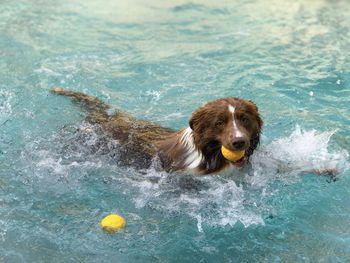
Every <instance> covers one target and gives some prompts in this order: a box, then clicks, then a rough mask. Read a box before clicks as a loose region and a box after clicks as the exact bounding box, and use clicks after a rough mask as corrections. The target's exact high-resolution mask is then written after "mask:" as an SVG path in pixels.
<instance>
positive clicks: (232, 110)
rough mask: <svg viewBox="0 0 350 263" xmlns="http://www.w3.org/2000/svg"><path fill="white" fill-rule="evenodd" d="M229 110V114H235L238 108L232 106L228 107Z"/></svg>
mask: <svg viewBox="0 0 350 263" xmlns="http://www.w3.org/2000/svg"><path fill="white" fill-rule="evenodd" d="M228 110H229V112H231V113H232V114H235V110H236V108H235V107H233V106H232V105H228Z"/></svg>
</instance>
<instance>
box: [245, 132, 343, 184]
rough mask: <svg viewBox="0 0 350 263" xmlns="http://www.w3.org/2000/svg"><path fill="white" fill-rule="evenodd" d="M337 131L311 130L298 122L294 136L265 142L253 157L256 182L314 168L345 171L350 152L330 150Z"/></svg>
mask: <svg viewBox="0 0 350 263" xmlns="http://www.w3.org/2000/svg"><path fill="white" fill-rule="evenodd" d="M335 132H336V130H333V131H326V132H318V131H316V130H309V131H307V130H303V129H301V128H300V127H299V126H296V127H295V129H294V131H293V132H292V133H291V135H290V136H288V137H285V138H279V139H276V140H274V141H272V142H271V143H270V144H268V145H263V146H261V147H260V149H258V150H257V151H256V152H255V154H254V155H253V156H252V158H251V163H252V168H253V169H252V172H253V174H254V177H253V178H252V183H254V184H265V183H266V182H267V181H269V180H271V179H272V180H273V179H274V178H276V176H278V177H279V178H282V179H286V180H290V179H291V177H293V176H294V177H295V176H297V178H299V177H300V175H301V174H303V173H307V172H312V171H313V170H320V171H326V170H332V169H333V170H337V171H338V172H340V173H342V172H344V170H345V169H347V168H348V158H349V154H348V152H347V151H346V150H343V149H340V150H337V151H329V150H328V146H329V142H330V139H331V137H332V135H333V134H334V133H335Z"/></svg>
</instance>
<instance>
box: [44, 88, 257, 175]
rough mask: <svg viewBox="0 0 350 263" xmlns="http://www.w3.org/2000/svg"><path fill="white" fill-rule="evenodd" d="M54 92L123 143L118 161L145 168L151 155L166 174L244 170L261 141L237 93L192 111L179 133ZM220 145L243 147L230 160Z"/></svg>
mask: <svg viewBox="0 0 350 263" xmlns="http://www.w3.org/2000/svg"><path fill="white" fill-rule="evenodd" d="M51 92H52V93H55V94H58V95H63V96H67V97H70V98H72V99H73V100H74V101H77V102H79V103H81V104H82V105H84V106H85V107H86V109H87V110H88V112H89V114H88V116H87V121H88V122H90V123H92V124H97V125H99V126H100V127H101V128H102V130H103V131H104V132H105V133H106V134H107V135H108V136H110V137H111V138H112V139H115V140H117V141H118V143H119V144H120V145H121V152H122V154H121V157H120V158H121V160H119V161H121V163H123V164H125V165H129V166H134V167H136V168H141V169H147V168H149V167H150V166H151V164H152V161H153V160H154V159H155V158H159V160H160V163H161V167H162V169H164V170H165V171H167V172H175V171H185V172H190V173H195V174H200V175H204V174H212V173H218V172H220V171H222V170H224V169H226V168H228V167H230V166H234V167H236V168H238V169H239V168H242V167H243V166H245V165H246V164H247V163H248V161H249V157H250V156H251V155H252V154H253V152H254V150H255V149H256V148H257V146H258V144H259V142H260V135H261V132H262V125H263V121H262V119H261V117H260V114H259V111H258V108H257V106H256V104H255V103H254V102H252V101H250V100H244V99H241V98H237V97H227V98H221V99H216V100H213V101H210V102H208V103H206V104H205V105H204V106H202V107H200V108H198V109H197V110H195V111H194V112H193V114H192V116H191V118H190V120H189V126H188V127H187V128H184V129H181V130H179V131H176V130H173V129H170V128H165V127H162V126H160V125H158V124H155V123H152V122H149V121H144V120H139V119H136V118H134V117H133V116H130V115H129V114H127V113H125V112H122V111H117V112H115V113H114V114H113V115H109V114H108V109H109V108H110V107H109V106H108V105H106V104H105V103H104V102H102V101H101V100H99V99H98V98H97V97H93V96H89V95H86V94H84V93H81V92H75V91H70V90H66V89H62V88H59V87H55V88H53V89H52V90H51ZM221 146H224V147H226V148H227V149H230V150H232V151H245V155H244V156H243V157H242V158H241V159H239V160H238V161H235V162H231V161H229V160H227V159H225V158H224V157H223V155H222V153H221Z"/></svg>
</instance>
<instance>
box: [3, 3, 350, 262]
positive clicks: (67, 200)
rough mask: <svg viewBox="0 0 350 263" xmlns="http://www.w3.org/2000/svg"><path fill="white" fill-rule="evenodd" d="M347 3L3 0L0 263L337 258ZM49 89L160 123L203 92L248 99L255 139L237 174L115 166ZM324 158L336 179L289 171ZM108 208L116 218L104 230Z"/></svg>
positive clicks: (343, 194)
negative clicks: (257, 124)
mask: <svg viewBox="0 0 350 263" xmlns="http://www.w3.org/2000/svg"><path fill="white" fill-rule="evenodd" d="M349 14H350V2H349V1H346V0H344V1H321V0H314V1H301V0H286V1H277V0H251V1H243V0H241V1H221V0H219V1H184V0H179V1H160V0H157V1H140V0H129V1H125V0H122V1H107V0H99V1H95V0H77V1H68V0H61V1H52V0H49V1H48V0H45V1H44V0H17V1H12V0H2V1H1V3H0V262H7V263H11V262H350V199H349V198H350V173H349V169H348V167H349V155H348V153H349V152H350V130H349V126H350V106H349V105H350V16H349ZM56 85H58V86H62V87H65V88H69V89H73V90H77V91H83V92H86V93H88V94H91V95H95V96H98V97H99V98H101V99H102V100H104V101H105V102H107V103H109V104H111V105H113V106H115V107H116V108H120V109H123V110H125V111H128V112H130V113H131V114H133V115H135V116H137V117H139V118H143V119H147V120H151V121H155V122H158V123H160V124H162V125H164V126H168V127H172V128H181V127H185V126H187V121H188V118H189V116H190V114H191V112H192V111H193V110H194V109H195V108H197V107H198V106H200V105H202V104H203V103H205V102H206V101H208V100H211V99H214V98H219V97H224V96H240V97H243V98H246V99H251V100H254V101H255V102H256V103H257V105H258V106H259V109H260V112H261V114H262V116H263V119H264V122H265V125H264V132H263V140H262V144H261V146H260V149H259V150H258V151H257V152H256V154H255V155H254V157H253V159H252V167H251V168H249V169H246V170H243V171H241V172H233V171H231V172H226V173H224V174H220V175H214V176H205V177H188V176H186V177H184V176H177V175H176V176H174V175H168V174H166V173H159V172H156V171H155V170H154V169H150V170H147V171H137V170H134V169H132V168H125V167H121V166H119V165H118V160H116V158H115V156H118V144H117V143H113V142H110V143H109V144H108V147H102V146H101V145H106V144H105V143H101V140H104V142H106V140H107V141H108V138H104V137H103V136H102V135H101V134H98V131H97V130H96V127H90V126H89V125H88V124H87V123H85V122H84V117H85V114H86V113H85V112H84V111H83V110H82V109H81V108H80V107H79V106H78V105H76V104H74V103H72V102H71V101H70V100H69V99H67V98H63V97H59V96H54V95H52V94H49V89H50V88H52V87H53V86H56ZM276 162H282V163H285V164H286V167H287V169H284V170H283V169H282V170H280V171H277V170H276ZM323 167H331V168H337V169H338V170H339V171H340V174H339V175H338V177H337V180H335V181H334V180H332V179H331V178H327V177H323V176H316V175H314V174H308V173H305V174H303V175H302V176H301V175H300V171H301V170H303V169H305V168H308V169H317V168H323ZM113 212H115V213H119V214H121V215H123V216H124V217H125V218H126V221H127V226H126V228H125V229H124V230H122V231H120V232H118V233H115V234H106V233H104V232H102V231H101V229H100V227H99V225H98V223H99V221H100V220H101V219H102V218H103V217H104V216H106V215H107V214H109V213H113Z"/></svg>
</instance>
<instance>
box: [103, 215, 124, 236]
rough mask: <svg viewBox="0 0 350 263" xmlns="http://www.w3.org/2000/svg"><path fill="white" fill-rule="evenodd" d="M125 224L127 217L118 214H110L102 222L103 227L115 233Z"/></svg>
mask: <svg viewBox="0 0 350 263" xmlns="http://www.w3.org/2000/svg"><path fill="white" fill-rule="evenodd" d="M125 224H126V222H125V219H124V218H123V217H121V216H120V215H117V214H110V215H108V216H106V217H105V218H103V219H102V220H101V222H100V225H101V227H102V229H103V230H104V231H106V232H109V233H113V232H115V231H117V230H119V229H121V228H123V227H124V226H125Z"/></svg>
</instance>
